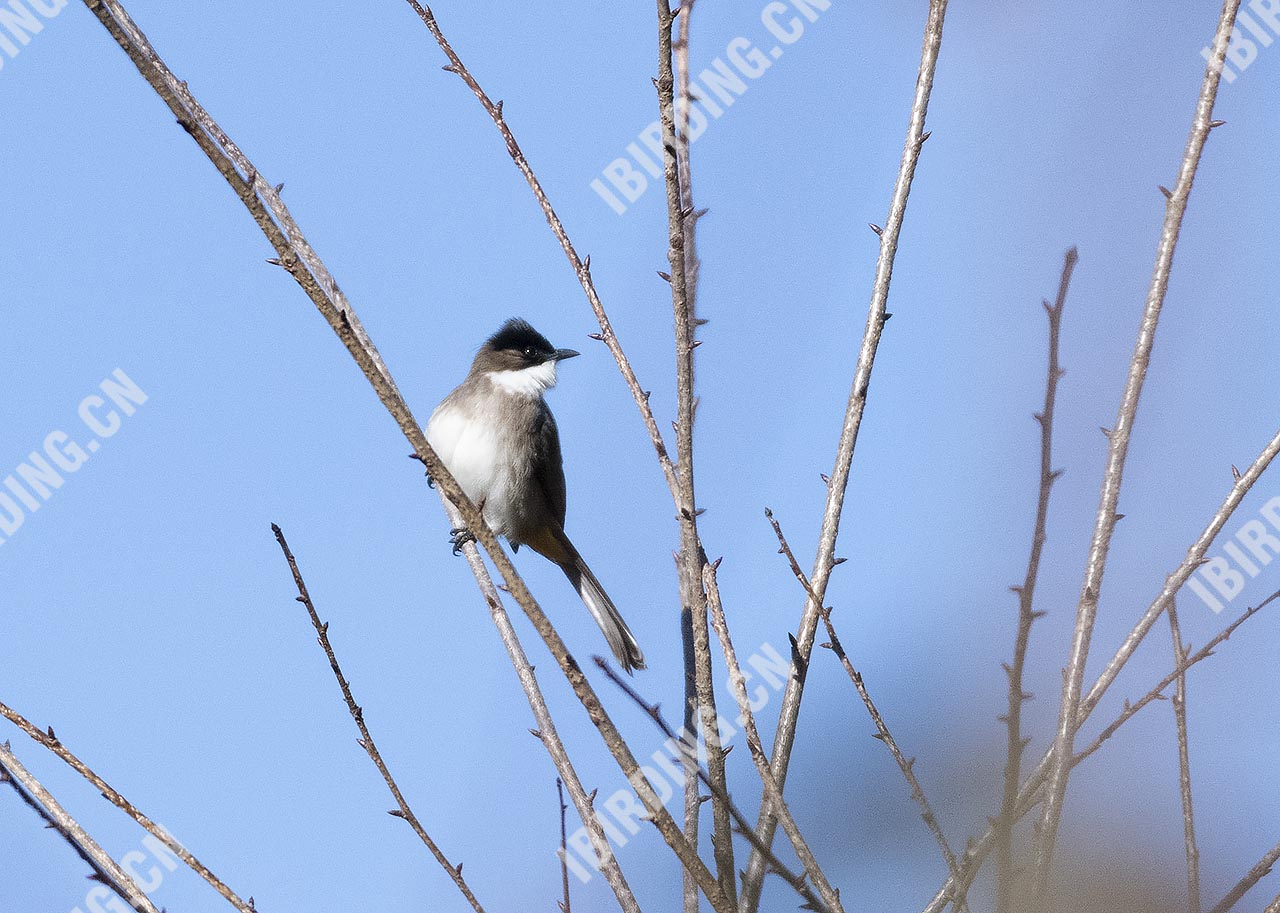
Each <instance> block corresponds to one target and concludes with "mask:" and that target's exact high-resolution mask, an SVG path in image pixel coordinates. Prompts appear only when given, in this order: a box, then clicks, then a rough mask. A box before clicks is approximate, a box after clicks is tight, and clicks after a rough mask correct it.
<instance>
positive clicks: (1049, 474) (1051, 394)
mask: <svg viewBox="0 0 1280 913" xmlns="http://www.w3.org/2000/svg"><path fill="white" fill-rule="evenodd" d="M1078 259H1079V255H1078V254H1077V252H1076V249H1075V248H1074V247H1072V248H1071V249H1069V250H1068V251H1067V252H1066V254H1065V256H1064V257H1063V259H1062V277H1061V279H1060V280H1059V282H1058V297H1057V299H1056V300H1055V302H1054V303H1053V304H1052V305H1050V304H1049V302H1048V301H1045V302H1044V310H1045V313H1046V314H1047V315H1048V317H1049V366H1048V370H1047V376H1046V378H1045V386H1044V406H1043V408H1042V409H1041V411H1040V412H1037V413H1036V416H1035V418H1036V421H1037V422H1038V423H1039V425H1040V496H1039V499H1038V500H1037V502H1036V520H1035V527H1034V532H1033V533H1032V535H1031V555H1030V557H1029V558H1028V559H1027V573H1026V576H1025V577H1024V578H1023V581H1022V585H1021V586H1016V587H1013V591H1014V592H1015V593H1016V594H1017V596H1018V633H1017V635H1016V636H1015V639H1014V647H1013V662H1012V663H1010V664H1009V665H1007V666H1005V667H1004V670H1005V674H1006V675H1007V676H1008V679H1009V703H1008V709H1007V710H1006V711H1005V717H1004V721H1005V727H1006V730H1007V732H1008V743H1007V748H1006V760H1005V767H1004V798H1003V800H1002V802H1001V805H1000V817H999V818H998V819H997V823H998V830H997V832H996V839H997V851H996V913H1009V911H1010V909H1011V908H1010V903H1011V900H1012V893H1013V879H1014V870H1013V814H1014V807H1015V806H1016V805H1017V803H1018V783H1019V782H1021V780H1022V752H1023V749H1024V748H1026V747H1027V740H1026V739H1024V738H1023V736H1022V704H1023V702H1025V701H1026V700H1028V699H1029V698H1030V697H1031V695H1029V694H1028V693H1027V692H1025V691H1023V690H1022V682H1023V669H1024V667H1025V666H1026V661H1027V646H1028V644H1029V643H1030V640H1031V625H1032V624H1033V623H1034V622H1035V620H1036V618H1037V617H1038V616H1039V615H1040V614H1042V613H1038V612H1036V611H1034V610H1033V608H1032V607H1033V605H1034V602H1035V591H1036V580H1037V579H1038V578H1039V576H1040V557H1041V555H1042V554H1043V553H1044V543H1045V540H1046V539H1047V538H1048V533H1047V532H1046V529H1047V526H1048V520H1049V496H1050V494H1052V492H1053V483H1054V482H1056V481H1057V480H1058V478H1059V477H1060V476H1061V475H1062V473H1061V471H1060V470H1055V469H1054V468H1053V415H1054V409H1055V406H1056V405H1057V401H1058V381H1059V380H1061V378H1062V375H1063V373H1064V372H1063V370H1062V368H1061V366H1060V365H1059V364H1058V347H1059V342H1060V340H1061V336H1062V311H1063V308H1065V307H1066V304H1067V289H1068V288H1069V287H1070V286H1071V274H1072V272H1073V271H1074V270H1075V268H1076V261H1077V260H1078ZM1197 913H1198V911H1197Z"/></svg>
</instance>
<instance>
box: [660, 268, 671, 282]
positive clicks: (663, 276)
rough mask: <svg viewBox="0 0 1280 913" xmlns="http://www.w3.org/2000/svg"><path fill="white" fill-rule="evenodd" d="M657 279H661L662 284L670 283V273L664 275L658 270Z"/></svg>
mask: <svg viewBox="0 0 1280 913" xmlns="http://www.w3.org/2000/svg"><path fill="white" fill-rule="evenodd" d="M658 278H659V279H661V280H662V281H663V282H670V281H671V274H670V273H664V272H663V271H662V270H658Z"/></svg>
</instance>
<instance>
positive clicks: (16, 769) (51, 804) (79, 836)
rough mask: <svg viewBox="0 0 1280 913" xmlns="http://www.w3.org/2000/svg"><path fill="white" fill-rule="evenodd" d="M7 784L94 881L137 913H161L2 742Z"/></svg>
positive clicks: (0, 766)
mask: <svg viewBox="0 0 1280 913" xmlns="http://www.w3.org/2000/svg"><path fill="white" fill-rule="evenodd" d="M4 783H8V784H9V785H10V786H12V787H13V791H14V792H15V793H16V794H17V795H18V798H19V799H21V800H22V801H23V802H24V803H26V804H27V806H28V807H30V808H31V810H32V811H34V812H35V813H36V814H37V815H39V816H40V818H41V819H43V821H44V822H45V826H46V827H48V828H50V829H52V830H55V831H57V832H58V835H59V836H60V837H62V839H63V840H64V841H66V843H67V845H68V846H70V847H71V848H72V849H73V850H75V852H76V855H77V856H79V857H80V858H81V859H83V860H84V862H85V864H86V865H88V866H89V868H91V869H92V870H93V875H91V876H90V877H91V878H92V879H93V880H94V881H97V882H98V883H99V884H102V885H104V886H105V887H107V888H108V889H109V890H111V891H113V892H115V893H116V894H117V895H118V896H119V897H120V899H121V900H123V901H124V902H125V903H127V904H128V905H129V906H131V907H132V908H133V909H134V910H135V911H136V913H158V911H157V910H156V908H155V905H154V904H153V903H151V900H150V899H149V898H148V897H147V895H146V894H145V893H144V892H143V891H142V889H141V888H139V887H138V884H137V882H135V881H134V880H133V878H132V876H130V875H129V873H128V872H126V871H124V869H123V868H121V867H120V865H118V864H117V863H116V861H115V860H114V859H112V858H111V854H110V853H108V852H107V851H106V850H104V849H103V848H102V847H101V846H99V845H98V843H97V841H95V840H94V839H93V838H92V837H90V836H89V834H88V833H87V832H86V831H85V829H84V828H82V827H81V826H80V824H79V823H78V822H77V821H76V820H75V819H74V818H72V817H71V815H70V814H69V813H68V812H67V810H66V809H64V808H63V807H62V806H61V805H60V804H59V803H58V801H57V800H56V799H54V797H53V795H52V794H51V793H50V792H49V791H48V790H47V789H46V788H45V786H44V784H43V783H41V782H40V781H39V780H37V779H36V778H35V776H34V775H33V774H32V773H31V772H30V771H28V770H27V769H26V768H25V767H23V766H22V764H21V762H19V761H18V759H17V758H16V757H14V754H13V751H12V750H11V749H10V747H9V743H8V742H0V784H4Z"/></svg>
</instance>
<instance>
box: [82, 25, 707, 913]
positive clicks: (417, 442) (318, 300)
mask: <svg viewBox="0 0 1280 913" xmlns="http://www.w3.org/2000/svg"><path fill="white" fill-rule="evenodd" d="M84 2H85V4H86V5H87V6H88V7H89V8H90V10H91V11H92V12H93V13H94V14H95V15H96V16H97V17H98V19H99V21H100V22H102V24H103V25H104V27H106V28H107V30H108V31H109V32H110V33H111V35H112V37H113V38H115V40H116V41H117V43H119V44H120V46H121V47H122V48H123V49H124V50H125V52H126V53H127V54H128V55H129V57H130V59H131V60H132V61H133V63H134V65H135V66H137V68H138V71H139V72H140V73H141V74H142V75H143V77H144V78H146V80H147V81H148V83H150V84H151V86H152V88H153V89H155V90H156V92H157V94H159V95H160V97H161V99H162V100H164V102H165V103H166V104H167V105H168V106H169V108H170V110H171V111H173V112H174V114H175V115H177V117H178V119H179V123H180V124H182V125H183V126H184V128H185V129H186V130H187V131H188V133H189V134H190V135H191V136H192V138H193V139H194V140H195V141H196V143H197V144H198V145H199V146H200V148H201V150H202V151H203V152H204V153H205V154H206V155H207V156H208V158H209V159H210V161H211V162H213V163H214V165H215V167H217V168H218V171H219V172H220V173H221V174H222V175H223V177H224V178H225V179H226V180H227V182H228V183H229V184H230V185H231V186H232V188H233V189H235V190H236V192H237V195H238V196H239V197H240V200H241V202H243V203H244V205H245V206H246V208H248V209H249V211H250V213H251V214H252V215H253V217H254V221H255V222H256V223H257V224H258V226H259V228H261V229H262V231H263V233H264V234H265V235H266V236H267V239H268V240H269V241H270V242H271V244H272V246H273V247H274V248H275V249H276V251H277V253H278V254H279V255H280V256H279V258H278V259H277V260H276V261H275V262H276V263H277V264H278V265H280V266H281V267H283V268H284V269H286V270H287V271H288V272H289V273H290V275H291V276H293V278H294V279H295V281H297V282H298V284H299V285H300V286H301V287H302V288H303V290H304V291H305V292H306V293H307V295H308V297H309V298H311V300H312V302H313V303H314V304H315V305H316V308H317V310H319V311H320V313H321V315H322V316H323V317H324V318H325V320H326V321H327V322H328V323H329V325H330V327H331V328H332V329H333V330H334V332H335V333H336V334H337V335H338V338H339V339H340V340H341V341H342V343H343V345H344V346H345V347H346V348H347V351H348V352H349V353H350V354H351V356H352V358H354V359H355V361H356V363H357V364H358V365H359V366H360V369H361V371H362V372H363V373H364V375H365V377H366V379H367V380H368V381H369V383H370V385H371V386H372V387H373V388H374V391H375V392H376V393H377V394H378V398H379V400H380V401H381V402H382V404H383V406H384V407H385V408H386V409H387V411H388V412H389V413H390V414H391V416H392V417H393V418H394V419H395V421H396V423H397V425H398V426H399V428H400V430H401V432H402V433H403V434H404V436H405V437H406V439H408V441H409V442H410V443H411V444H412V445H413V448H414V453H415V455H416V457H417V459H419V460H420V461H421V462H422V463H423V465H424V466H425V467H426V468H427V471H428V473H429V474H430V476H431V477H432V479H434V480H435V482H436V484H437V487H438V489H439V491H440V493H441V495H442V497H447V498H448V500H449V501H450V502H452V505H453V507H454V508H455V509H456V511H457V513H458V514H459V515H460V517H461V520H462V521H463V525H465V526H466V527H467V528H468V529H469V530H470V531H471V532H472V533H473V534H474V535H475V537H476V539H477V540H478V541H479V542H480V543H481V545H483V546H484V549H485V551H486V552H487V553H488V555H489V557H490V559H491V560H492V561H493V563H494V565H495V566H496V567H497V569H498V571H499V573H500V574H501V575H502V578H503V581H504V583H505V584H506V587H507V589H508V591H509V592H510V593H511V595H512V597H513V598H514V599H515V600H516V602H517V603H518V604H519V605H520V607H521V608H522V609H523V610H524V612H525V615H526V616H527V617H528V618H529V620H530V622H532V624H533V626H534V628H535V629H536V630H537V632H538V635H539V636H540V637H541V638H542V640H543V643H544V644H546V646H547V649H548V650H549V651H550V652H551V654H552V656H553V657H554V658H555V660H556V664H557V665H558V666H559V667H560V670H561V672H562V673H563V674H564V676H565V678H566V679H567V680H568V682H569V684H570V687H572V689H573V691H574V694H575V696H576V697H577V698H578V700H579V702H580V703H581V704H582V705H583V707H584V709H585V710H586V712H587V715H588V717H589V718H590V719H591V721H592V723H593V725H595V727H596V730H597V731H598V732H599V734H600V737H601V739H602V740H603V741H604V743H605V746H606V747H607V748H608V750H609V752H610V754H611V755H613V757H614V760H615V761H616V762H617V764H618V766H619V768H620V769H621V770H622V773H623V775H624V776H626V777H627V779H628V780H629V781H630V782H631V783H632V784H633V785H634V786H635V788H636V791H637V793H638V795H639V797H640V799H641V801H642V802H643V803H644V805H645V808H646V810H647V811H648V812H649V820H650V821H651V822H652V824H653V825H654V827H655V828H657V830H658V831H659V833H661V834H662V837H663V840H664V841H666V843H667V845H668V846H669V847H670V848H671V849H672V851H673V852H674V853H675V854H676V856H677V857H678V858H679V859H680V862H681V864H682V865H684V866H686V867H688V868H690V869H691V870H692V871H693V872H694V875H695V877H696V878H697V881H698V885H699V887H700V888H701V889H702V891H703V893H704V894H706V895H707V898H708V900H709V901H710V902H711V905H712V907H713V908H714V909H715V910H716V911H717V913H731V907H730V905H729V902H728V900H727V899H726V898H725V897H724V894H723V892H722V891H721V890H720V886H719V883H718V882H717V881H716V879H715V877H714V876H713V875H712V874H711V872H710V871H709V870H708V869H707V867H706V865H705V864H704V863H703V862H702V860H701V859H700V858H699V856H698V854H697V850H696V848H694V847H691V846H690V845H689V843H688V842H687V841H686V840H685V839H684V835H683V834H682V833H681V831H680V829H679V827H678V826H677V825H676V823H675V821H674V820H673V819H672V818H671V815H670V814H669V813H668V812H667V810H666V808H665V807H664V806H663V805H662V802H661V800H660V798H659V797H658V794H657V792H656V791H655V790H654V788H653V785H652V784H651V783H650V782H649V781H648V780H647V779H646V778H645V776H644V773H643V771H642V770H641V768H640V764H639V762H638V761H637V760H636V757H635V755H634V753H633V752H632V751H631V748H630V746H629V745H627V743H626V741H625V740H624V739H623V738H622V734H621V733H620V732H619V731H618V729H617V727H616V726H615V725H614V723H613V721H612V720H611V719H610V718H609V715H608V713H607V712H606V711H605V709H604V706H603V705H602V704H601V703H600V699H599V697H598V696H597V695H596V693H595V690H594V689H593V688H592V687H591V684H590V683H589V682H588V681H587V678H586V676H585V675H584V674H583V672H582V669H581V668H580V667H579V666H578V664H577V662H576V661H575V660H574V658H573V656H572V655H571V654H570V653H569V650H568V647H567V646H566V645H565V643H564V641H563V640H562V639H561V637H560V635H559V633H558V632H557V631H556V629H555V627H554V626H553V625H552V624H551V622H550V620H549V619H548V618H547V616H546V614H545V613H544V612H543V611H542V608H541V607H540V606H539V605H538V603H537V601H536V600H535V599H534V598H533V594H532V593H530V592H529V589H528V587H527V586H526V585H525V583H524V580H523V579H522V578H521V577H520V575H519V574H518V573H517V572H516V570H515V567H514V565H513V564H512V563H511V559H510V557H509V556H508V555H507V554H506V552H505V551H504V550H503V548H502V546H501V544H500V543H499V542H498V539H497V537H496V536H495V535H494V532H493V530H492V529H490V528H489V526H488V524H487V523H485V521H484V518H483V517H482V516H481V514H480V512H479V511H478V510H477V508H476V506H475V505H474V504H473V503H471V501H470V500H469V499H468V498H467V497H466V495H465V493H464V492H463V491H462V489H461V487H460V486H459V485H458V483H457V481H456V480H455V479H454V478H453V476H452V475H451V474H450V473H449V471H448V470H447V468H446V467H445V466H444V464H443V463H442V462H441V461H440V458H439V456H438V455H437V454H436V453H435V451H433V450H432V449H431V447H430V445H429V444H428V443H427V440H426V436H425V435H424V434H423V432H422V429H421V427H420V426H419V425H418V422H417V420H416V419H415V418H414V416H413V413H412V411H411V410H410V408H409V406H408V404H407V403H406V402H405V400H404V397H403V396H402V395H401V394H400V391H399V389H398V388H397V387H396V385H395V382H394V381H393V380H392V379H391V376H390V373H389V372H388V371H387V369H386V366H385V365H384V364H383V363H382V360H381V358H380V357H379V356H378V355H377V350H376V348H375V347H374V346H373V343H372V342H371V341H370V340H369V338H368V336H367V334H365V333H364V332H363V331H362V330H360V329H359V326H360V325H359V322H358V320H357V318H356V317H355V314H354V312H353V310H352V309H351V306H350V303H349V302H347V301H346V299H345V298H342V297H341V296H340V293H337V292H336V286H335V287H334V289H329V288H328V287H327V286H326V285H325V284H324V283H322V282H321V281H320V280H319V279H318V277H317V275H316V273H315V271H314V270H313V269H312V268H311V267H310V266H309V265H308V260H307V258H306V257H303V256H300V254H299V248H300V247H302V246H303V245H305V242H304V241H302V240H301V236H300V234H298V233H297V232H296V226H294V230H293V231H292V232H291V233H290V234H286V232H285V231H284V230H282V228H281V225H282V224H283V225H292V219H291V218H287V210H286V209H285V208H284V204H283V203H282V202H281V201H280V199H279V195H278V194H276V193H274V191H273V190H272V189H271V188H270V187H269V185H267V184H266V182H265V181H264V180H262V178H261V177H260V175H259V174H258V171H257V169H256V168H255V167H254V166H253V165H252V163H250V162H249V161H248V160H247V159H246V158H245V157H244V156H243V153H241V152H240V151H239V149H238V148H236V147H235V146H234V145H233V144H231V143H230V141H229V140H226V139H225V135H224V134H223V133H222V131H221V129H220V128H218V127H217V125H216V123H214V122H213V120H212V118H211V117H209V115H208V113H207V112H206V111H205V110H204V109H203V108H202V107H200V106H199V104H198V103H196V102H195V100H194V99H193V98H192V97H191V95H190V92H189V91H188V90H187V88H186V84H185V83H181V82H180V81H179V80H177V78H176V77H175V76H174V75H173V73H172V72H171V71H170V70H169V69H168V67H167V66H165V64H164V62H163V61H162V60H161V59H160V57H159V55H158V54H156V52H155V51H154V49H152V48H151V46H150V44H149V43H148V42H147V40H146V37H145V36H144V35H142V33H141V31H140V30H138V28H137V26H136V25H134V24H133V22H132V20H131V19H129V17H128V14H127V13H126V12H125V10H124V8H123V7H122V6H121V5H120V3H119V2H118V0H84ZM220 138H221V139H220ZM263 188H266V189H267V190H269V191H271V192H270V193H266V192H265V191H263ZM273 215H276V216H277V217H278V218H279V219H280V220H281V222H280V224H277V222H276V221H275V219H274V218H273ZM306 249H307V250H309V248H306ZM455 525H458V524H455ZM468 560H472V559H471V557H470V556H468ZM474 560H476V561H478V560H479V556H478V555H477V556H476V558H475V559H474ZM478 579H479V577H478ZM480 585H481V589H482V591H484V590H485V586H484V583H483V581H481V583H480ZM486 598H487V599H490V598H491V597H490V596H489V594H488V593H487V592H486ZM493 607H494V603H493V602H492V601H491V602H490V608H491V610H492V609H493ZM504 640H505V637H504ZM529 678H530V679H531V675H530V676H529ZM524 681H525V677H524V676H522V682H524ZM526 693H527V692H526ZM530 699H531V701H532V700H534V698H533V697H531V698H530ZM537 699H538V700H540V698H537ZM554 757H555V756H554V755H553V758H554ZM562 773H564V772H563V771H562ZM566 779H567V777H566ZM620 899H621V898H620Z"/></svg>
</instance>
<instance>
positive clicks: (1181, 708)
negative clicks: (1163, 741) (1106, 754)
mask: <svg viewBox="0 0 1280 913" xmlns="http://www.w3.org/2000/svg"><path fill="white" fill-rule="evenodd" d="M1167 614H1168V615H1169V633H1170V634H1171V635H1172V637H1173V662H1174V664H1175V665H1179V666H1180V665H1182V664H1183V663H1184V662H1186V659H1187V651H1186V647H1185V646H1183V643H1182V630H1181V629H1180V628H1179V627H1178V602H1177V600H1176V599H1175V600H1173V601H1171V602H1170V603H1169V611H1168V613H1167ZM1173 719H1174V723H1175V725H1176V726H1177V729H1178V789H1179V792H1180V793H1181V794H1182V837H1183V842H1184V843H1185V844H1186V848H1187V910H1188V911H1189V913H1200V849H1199V847H1198V846H1197V845H1196V819H1195V813H1194V811H1193V809H1192V803H1191V751H1190V745H1189V743H1188V740H1187V674H1186V672H1185V671H1184V672H1181V673H1179V675H1178V678H1177V681H1176V682H1175V690H1174V692H1173Z"/></svg>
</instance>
